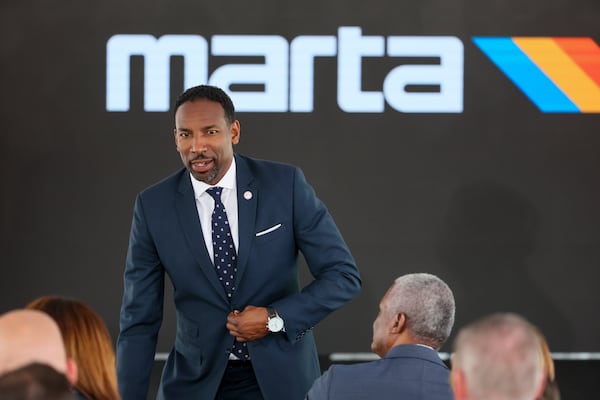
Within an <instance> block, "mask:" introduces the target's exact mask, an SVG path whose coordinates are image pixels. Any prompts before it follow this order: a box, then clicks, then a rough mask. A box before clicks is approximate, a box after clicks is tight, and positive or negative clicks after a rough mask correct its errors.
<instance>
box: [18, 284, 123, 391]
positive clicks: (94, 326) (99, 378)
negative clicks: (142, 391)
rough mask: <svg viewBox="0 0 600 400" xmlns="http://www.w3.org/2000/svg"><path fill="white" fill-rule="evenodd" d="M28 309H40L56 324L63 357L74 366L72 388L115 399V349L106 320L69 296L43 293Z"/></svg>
mask: <svg viewBox="0 0 600 400" xmlns="http://www.w3.org/2000/svg"><path fill="white" fill-rule="evenodd" d="M26 308H28V309H32V310H40V311H43V312H45V313H46V314H48V315H49V316H50V317H52V318H53V319H54V320H55V321H56V323H57V324H58V326H59V328H60V331H61V334H62V337H63V341H64V343H65V349H66V351H67V357H70V358H72V359H73V360H75V362H76V363H77V366H78V373H79V374H78V379H77V384H76V385H75V388H76V389H77V390H78V391H79V392H80V393H81V394H82V395H83V396H85V397H86V398H89V399H94V400H118V399H119V393H118V390H117V376H116V368H115V352H114V348H113V345H112V340H111V338H110V334H109V333H108V329H107V327H106V324H105V323H104V321H103V320H102V318H101V317H100V316H99V315H98V314H97V313H96V312H95V311H94V310H92V309H91V308H90V307H89V306H87V305H86V304H84V303H82V302H80V301H77V300H74V299H69V298H64V297H58V296H44V297H40V298H37V299H35V300H33V301H32V302H31V303H29V304H28V305H27V307H26Z"/></svg>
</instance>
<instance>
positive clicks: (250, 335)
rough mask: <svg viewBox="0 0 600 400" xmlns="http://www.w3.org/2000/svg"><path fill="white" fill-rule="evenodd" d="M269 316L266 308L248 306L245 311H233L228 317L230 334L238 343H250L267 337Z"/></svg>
mask: <svg viewBox="0 0 600 400" xmlns="http://www.w3.org/2000/svg"><path fill="white" fill-rule="evenodd" d="M268 317H269V314H268V313H267V308H266V307H254V306H247V307H246V308H244V311H242V312H240V311H237V310H235V311H232V312H230V313H229V315H228V316H227V329H228V330H229V334H230V335H231V336H233V337H235V338H236V340H237V341H238V342H249V341H251V340H257V339H260V338H262V337H265V336H267V333H269V330H268V329H267V319H268Z"/></svg>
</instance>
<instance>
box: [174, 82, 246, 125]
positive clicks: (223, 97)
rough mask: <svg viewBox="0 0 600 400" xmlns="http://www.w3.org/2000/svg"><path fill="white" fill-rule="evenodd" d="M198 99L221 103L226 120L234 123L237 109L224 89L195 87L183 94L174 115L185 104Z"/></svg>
mask: <svg viewBox="0 0 600 400" xmlns="http://www.w3.org/2000/svg"><path fill="white" fill-rule="evenodd" d="M198 99H208V100H211V101H216V102H217V103H220V104H221V106H223V110H225V119H226V120H227V122H228V123H230V124H231V123H232V122H233V121H235V107H234V106H233V101H231V98H230V97H229V96H228V95H227V93H225V92H224V91H223V89H221V88H218V87H216V86H209V85H199V86H194V87H191V88H189V89H187V90H186V91H185V92H183V93H181V94H180V95H179V97H177V100H176V101H175V110H173V115H175V113H176V112H177V109H178V108H179V106H181V105H182V104H183V103H187V102H188V101H194V100H198Z"/></svg>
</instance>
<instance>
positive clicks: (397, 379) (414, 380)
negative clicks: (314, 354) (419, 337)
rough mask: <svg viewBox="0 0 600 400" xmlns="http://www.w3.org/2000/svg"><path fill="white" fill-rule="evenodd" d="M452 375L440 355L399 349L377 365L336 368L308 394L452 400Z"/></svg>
mask: <svg viewBox="0 0 600 400" xmlns="http://www.w3.org/2000/svg"><path fill="white" fill-rule="evenodd" d="M449 379H450V371H449V369H448V367H446V365H445V364H444V363H443V362H442V360H441V359H440V357H439V356H438V354H437V352H435V351H434V350H431V349H429V348H427V347H423V346H418V345H412V344H407V345H399V346H396V347H393V348H392V349H391V350H390V351H389V352H388V354H387V355H386V356H385V357H384V358H382V359H380V360H377V361H371V362H368V363H360V364H350V365H332V366H331V367H330V368H329V369H328V370H327V371H325V373H324V374H323V376H321V377H320V378H319V379H318V380H317V381H316V382H315V383H314V385H313V386H312V388H311V389H310V391H309V392H308V395H307V397H306V398H307V399H308V400H323V399H329V400H337V399H339V400H363V399H364V400H388V399H389V400H392V399H394V400H402V399H406V400H452V399H453V398H454V396H453V395H452V390H451V388H450V383H449Z"/></svg>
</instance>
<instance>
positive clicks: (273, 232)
mask: <svg viewBox="0 0 600 400" xmlns="http://www.w3.org/2000/svg"><path fill="white" fill-rule="evenodd" d="M286 232H287V226H286V225H285V224H283V223H277V224H273V225H269V226H267V227H265V228H264V229H260V230H259V231H258V232H256V234H255V243H256V244H261V243H267V242H270V241H272V240H275V239H277V238H281V237H284V236H285V234H286Z"/></svg>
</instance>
